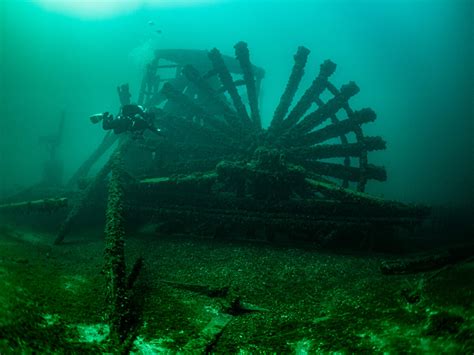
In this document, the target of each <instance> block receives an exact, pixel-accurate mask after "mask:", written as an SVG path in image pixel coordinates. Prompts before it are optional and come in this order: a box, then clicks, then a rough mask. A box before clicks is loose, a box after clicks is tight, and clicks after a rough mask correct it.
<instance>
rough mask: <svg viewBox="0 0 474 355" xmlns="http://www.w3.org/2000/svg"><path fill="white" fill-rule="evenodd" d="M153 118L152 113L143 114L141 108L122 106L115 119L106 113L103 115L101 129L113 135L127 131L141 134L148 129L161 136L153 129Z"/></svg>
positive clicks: (158, 131)
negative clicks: (111, 132)
mask: <svg viewBox="0 0 474 355" xmlns="http://www.w3.org/2000/svg"><path fill="white" fill-rule="evenodd" d="M154 118H155V114H154V113H152V112H145V111H144V110H143V108H142V107H141V106H138V105H124V106H123V107H122V109H121V110H120V114H119V115H118V116H117V117H116V118H114V116H113V115H111V114H109V113H108V112H105V113H104V114H103V117H102V128H103V129H104V130H110V129H112V130H113V131H114V133H115V134H120V133H124V132H127V131H129V132H134V133H138V134H142V133H143V132H144V131H145V130H147V129H148V130H150V131H151V132H153V133H155V134H158V135H161V133H160V130H159V129H158V128H156V127H155V124H154V122H153V120H154Z"/></svg>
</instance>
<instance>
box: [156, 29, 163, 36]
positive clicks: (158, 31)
mask: <svg viewBox="0 0 474 355" xmlns="http://www.w3.org/2000/svg"><path fill="white" fill-rule="evenodd" d="M155 32H156V33H158V34H159V35H161V34H162V33H163V31H162V30H156V31H155Z"/></svg>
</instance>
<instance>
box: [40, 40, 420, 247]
mask: <svg viewBox="0 0 474 355" xmlns="http://www.w3.org/2000/svg"><path fill="white" fill-rule="evenodd" d="M234 48H235V59H234V58H232V57H229V56H225V55H222V54H221V53H220V52H219V50H217V49H213V50H211V51H209V52H207V51H198V50H157V51H156V52H155V57H154V59H153V60H152V61H151V63H149V64H148V65H147V67H146V70H145V75H144V77H143V80H142V84H141V88H140V92H139V95H138V98H137V101H136V102H137V103H138V104H139V105H141V106H143V107H144V108H145V109H151V108H152V109H155V110H158V111H159V115H158V117H157V120H156V122H155V124H156V125H157V126H158V127H160V128H161V129H162V131H163V136H157V135H153V134H148V133H149V132H148V133H147V132H145V134H144V135H143V136H141V137H140V138H139V139H136V137H133V139H132V137H131V135H129V134H127V133H125V134H120V135H117V134H114V133H113V132H110V131H109V132H108V133H107V134H106V135H105V137H104V139H103V141H102V142H101V144H100V145H99V146H98V147H97V149H96V150H95V151H94V152H93V154H92V155H91V156H90V157H89V158H88V159H87V160H86V161H85V162H84V163H83V164H82V165H81V167H80V168H79V169H78V170H77V172H76V173H75V174H74V176H73V177H72V178H71V180H70V181H69V183H68V184H67V187H68V189H69V190H71V191H74V190H75V189H76V188H77V186H78V185H85V187H84V189H83V190H82V191H81V192H80V193H79V194H77V193H76V194H75V195H74V194H73V195H72V196H74V198H73V199H72V203H71V205H72V208H71V209H70V211H69V214H68V216H67V218H66V219H65V221H64V223H63V224H62V226H61V228H60V231H59V234H58V237H57V239H56V244H60V243H61V242H62V241H63V239H64V238H65V237H66V235H67V233H68V232H69V231H70V228H71V227H72V226H73V223H74V221H75V220H76V218H78V217H79V216H80V215H81V212H83V211H85V210H87V209H89V210H90V209H91V208H95V207H94V206H101V207H102V208H103V206H104V203H101V201H100V200H101V199H102V201H104V196H105V193H102V194H101V193H97V191H104V192H105V191H106V188H105V184H104V182H105V180H106V178H107V176H108V175H109V173H110V170H111V167H112V166H113V164H114V163H113V162H114V159H115V160H117V159H120V160H123V164H124V169H123V171H124V174H125V175H124V177H123V179H122V180H121V181H122V183H123V185H124V186H123V189H124V191H125V194H124V196H125V201H124V214H125V217H126V219H127V222H130V223H131V224H140V223H146V222H150V221H154V222H157V223H159V224H160V225H161V226H162V228H166V231H168V232H188V233H193V234H205V235H213V236H216V237H220V236H229V235H230V236H231V237H232V236H239V237H241V238H245V239H259V240H261V239H265V240H269V241H271V240H275V239H281V238H284V239H287V240H292V239H295V240H305V241H324V240H334V239H336V240H337V239H340V238H342V239H346V240H347V239H351V238H355V239H359V240H361V238H362V239H364V238H367V237H372V236H373V235H375V233H377V234H381V231H382V232H383V233H386V232H388V231H390V230H393V228H394V227H398V226H412V225H416V224H417V223H418V222H420V221H421V220H422V219H423V218H425V217H426V215H427V213H428V210H427V208H425V207H420V206H414V205H407V204H403V203H399V202H395V201H387V200H384V199H382V198H378V197H374V196H370V195H367V194H365V193H364V189H365V186H366V184H367V182H368V181H369V180H377V181H384V180H386V178H387V176H386V172H385V169H384V168H383V167H382V166H376V165H373V164H370V163H369V159H368V156H369V152H371V151H375V150H382V149H385V141H384V140H383V139H382V138H381V137H371V136H367V135H365V134H364V132H363V130H362V127H363V125H364V124H365V123H368V122H372V121H374V120H375V119H376V115H375V113H374V111H372V109H370V108H364V109H361V110H354V109H352V108H351V106H350V104H349V100H350V98H351V97H352V96H354V95H356V94H357V93H358V91H359V88H358V86H357V85H356V84H355V83H354V82H349V83H347V84H346V85H343V86H342V87H341V88H339V89H338V88H336V87H335V86H334V85H333V84H332V83H331V81H330V80H329V78H330V76H331V75H332V74H333V73H334V71H335V69H336V64H334V63H333V62H331V61H330V60H326V61H325V62H324V63H322V64H321V65H320V68H319V73H318V74H317V76H316V78H315V79H314V80H313V81H312V83H311V85H310V86H309V87H308V88H307V89H306V91H304V93H303V94H302V96H301V97H300V98H299V100H295V96H296V94H297V92H298V88H299V84H300V82H301V80H302V78H303V75H304V71H305V66H306V62H307V59H308V55H309V52H310V51H309V50H308V49H306V48H305V47H299V48H298V50H297V52H296V54H295V55H294V65H293V68H292V70H291V74H290V77H289V80H288V83H287V85H286V88H285V89H284V91H283V94H282V96H281V98H280V101H279V104H278V106H277V108H276V109H275V111H274V114H273V118H272V120H271V124H270V126H269V127H268V128H267V129H265V128H263V127H262V119H261V113H260V109H259V93H260V86H261V81H262V79H263V77H264V70H263V69H261V68H259V67H256V66H255V65H252V64H251V61H250V58H249V50H248V48H247V44H246V43H244V42H239V43H237V44H236V45H235V47H234ZM118 94H119V98H120V102H121V104H122V106H123V105H128V104H130V103H131V94H130V92H129V87H128V85H122V86H120V87H118ZM322 97H329V98H328V99H326V100H323V99H322ZM112 147H115V151H114V152H113V153H112V154H111V155H110V158H109V160H108V162H107V163H106V164H105V165H104V166H103V167H102V168H101V169H100V170H99V172H98V173H97V175H96V176H95V177H93V178H88V177H87V175H88V173H89V171H90V170H91V168H92V166H93V165H94V164H95V163H96V162H97V161H98V160H99V158H100V157H101V156H103V155H104V154H106V153H107V151H108V150H109V149H111V148H112ZM118 157H120V158H118ZM84 181H86V182H87V183H86V184H85V183H84ZM47 197H48V196H47ZM35 198H37V197H35Z"/></svg>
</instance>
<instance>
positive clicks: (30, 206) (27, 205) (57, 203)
mask: <svg viewBox="0 0 474 355" xmlns="http://www.w3.org/2000/svg"><path fill="white" fill-rule="evenodd" d="M67 203H68V199H67V198H66V197H61V198H46V199H41V200H34V201H23V202H15V203H7V204H3V205H0V212H2V213H4V212H8V213H30V212H41V213H52V212H55V211H57V210H60V209H63V208H65V207H67Z"/></svg>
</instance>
